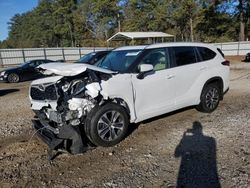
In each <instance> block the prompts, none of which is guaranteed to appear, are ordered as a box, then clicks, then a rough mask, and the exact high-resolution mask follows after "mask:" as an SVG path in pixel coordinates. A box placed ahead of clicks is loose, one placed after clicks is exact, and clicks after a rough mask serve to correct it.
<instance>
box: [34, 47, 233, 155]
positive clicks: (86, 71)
mask: <svg viewBox="0 0 250 188" xmlns="http://www.w3.org/2000/svg"><path fill="white" fill-rule="evenodd" d="M39 67H40V68H41V69H43V70H44V74H52V75H53V74H55V76H51V77H47V78H43V79H39V80H35V81H33V82H32V83H31V89H30V101H31V108H32V109H33V111H34V112H35V114H36V116H35V119H34V120H33V123H34V127H35V129H36V130H37V132H38V134H39V135H40V136H41V137H42V139H43V140H44V141H45V142H46V143H47V144H48V145H49V147H50V149H55V150H56V149H58V148H62V149H66V150H68V151H69V152H71V153H80V152H83V151H85V150H86V147H88V146H92V145H93V144H94V145H96V146H104V147H108V146H113V145H115V144H118V143H119V142H120V141H121V140H122V139H123V138H124V137H125V136H126V134H127V131H128V127H129V125H130V123H138V122H141V121H143V120H146V119H149V118H152V117H156V116H159V115H162V114H165V113H168V112H172V111H175V110H178V109H181V108H184V107H187V106H196V108H197V109H198V110H199V111H202V112H206V113H211V112H213V111H214V110H215V109H216V108H217V106H218V105H219V102H220V100H222V99H223V96H224V94H225V93H226V92H227V90H228V89H229V61H227V60H225V59H224V57H223V55H222V54H221V53H220V51H219V50H218V49H217V48H216V47H215V46H212V45H209V44H203V43H163V44H153V45H149V46H128V47H121V48H117V49H115V50H112V51H111V52H110V53H109V54H108V55H106V56H105V57H104V58H103V59H101V60H100V62H98V63H97V64H96V66H93V65H89V64H76V63H69V64H66V65H64V66H62V65H60V64H59V63H52V64H47V65H41V66H39Z"/></svg>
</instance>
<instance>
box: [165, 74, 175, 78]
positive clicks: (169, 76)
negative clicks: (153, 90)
mask: <svg viewBox="0 0 250 188" xmlns="http://www.w3.org/2000/svg"><path fill="white" fill-rule="evenodd" d="M174 77H175V75H168V76H167V79H172V78H174Z"/></svg>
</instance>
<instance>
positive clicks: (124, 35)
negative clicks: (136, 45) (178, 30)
mask: <svg viewBox="0 0 250 188" xmlns="http://www.w3.org/2000/svg"><path fill="white" fill-rule="evenodd" d="M168 37H174V35H170V34H167V33H163V32H118V33H116V34H115V35H113V36H112V37H110V38H109V39H108V40H107V41H108V42H109V41H111V40H124V39H129V40H133V39H147V38H168Z"/></svg>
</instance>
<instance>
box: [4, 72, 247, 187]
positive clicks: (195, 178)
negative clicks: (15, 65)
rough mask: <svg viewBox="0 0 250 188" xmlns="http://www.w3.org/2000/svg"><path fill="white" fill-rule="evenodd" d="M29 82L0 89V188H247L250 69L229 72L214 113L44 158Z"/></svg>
mask: <svg viewBox="0 0 250 188" xmlns="http://www.w3.org/2000/svg"><path fill="white" fill-rule="evenodd" d="M29 84H30V83H29V82H25V83H20V84H3V83H0V119H1V122H0V187H3V186H7V187H11V186H12V187H176V186H179V187H181V186H182V185H185V186H184V187H194V185H198V187H226V188H227V187H250V131H249V130H250V109H249V106H250V71H249V70H233V71H231V86H230V91H229V92H228V93H227V94H226V95H225V98H224V100H223V101H222V102H221V103H220V105H219V107H218V109H217V110H216V111H215V112H213V113H211V114H204V113H200V112H197V111H196V110H195V109H192V108H190V109H185V110H180V111H178V112H174V113H170V114H167V115H164V116H161V117H157V118H154V119H151V120H148V121H146V122H143V123H141V124H139V125H131V126H134V127H135V130H134V131H133V132H132V133H131V134H130V135H129V136H128V137H127V138H126V139H125V140H124V141H123V142H121V143H120V144H118V145H117V146H116V147H112V148H102V147H99V148H96V149H94V150H92V151H88V152H86V153H84V154H80V155H70V154H67V153H63V154H61V155H59V156H58V157H57V158H56V159H55V160H54V161H53V162H49V161H48V160H47V147H46V145H44V144H43V143H42V142H41V141H40V140H39V139H37V138H36V137H35V136H34V137H32V134H33V132H32V129H31V128H30V127H31V122H30V119H31V118H32V117H33V113H32V112H31V110H30V108H29V101H28V97H27V93H28V86H29Z"/></svg>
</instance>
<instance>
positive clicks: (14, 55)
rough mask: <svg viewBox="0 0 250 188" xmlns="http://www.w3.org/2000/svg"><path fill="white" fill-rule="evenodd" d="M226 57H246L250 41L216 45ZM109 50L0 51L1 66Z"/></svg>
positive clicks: (67, 57)
mask: <svg viewBox="0 0 250 188" xmlns="http://www.w3.org/2000/svg"><path fill="white" fill-rule="evenodd" d="M214 45H216V46H217V47H218V48H221V50H222V51H223V53H224V54H225V55H228V56H229V55H230V56H236V55H245V54H246V53H249V52H250V41H245V42H228V43H215V44H214ZM106 49H107V48H100V47H98V48H95V49H94V48H89V47H85V48H25V49H0V66H5V65H13V64H21V63H23V62H26V61H28V60H32V59H51V60H59V59H63V60H66V61H74V60H77V59H79V58H80V57H82V56H83V55H85V54H87V53H90V52H92V51H94V50H96V51H98V50H106Z"/></svg>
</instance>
